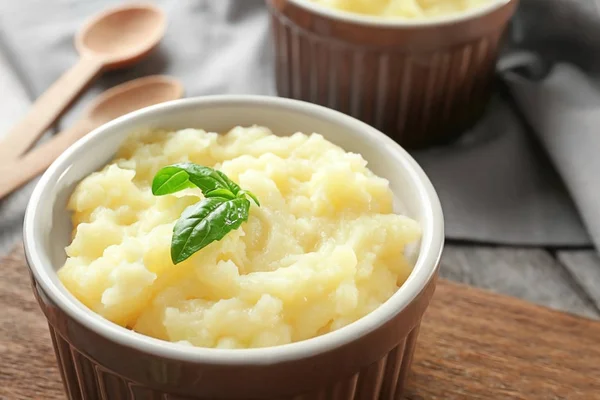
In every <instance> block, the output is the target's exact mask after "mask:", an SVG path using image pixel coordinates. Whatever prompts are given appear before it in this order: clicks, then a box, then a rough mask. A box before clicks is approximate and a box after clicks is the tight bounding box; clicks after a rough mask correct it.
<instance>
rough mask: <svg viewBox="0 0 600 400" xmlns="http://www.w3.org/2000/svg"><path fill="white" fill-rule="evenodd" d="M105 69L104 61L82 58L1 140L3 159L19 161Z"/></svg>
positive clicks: (89, 57)
mask: <svg viewBox="0 0 600 400" xmlns="http://www.w3.org/2000/svg"><path fill="white" fill-rule="evenodd" d="M102 66H103V63H102V60H101V59H99V58H94V57H91V56H82V57H81V58H80V59H79V61H78V62H77V64H75V65H74V66H73V67H71V68H70V69H69V70H68V71H67V72H65V73H64V74H63V75H62V76H61V77H60V78H59V79H58V80H57V81H56V82H54V83H53V84H52V86H50V87H49V88H48V89H47V90H46V92H44V94H42V95H41V96H40V97H39V98H38V99H37V100H36V101H35V103H34V104H33V106H32V107H31V109H30V110H29V111H28V112H27V114H26V115H25V117H24V118H23V119H21V121H19V122H18V123H17V124H16V125H15V126H14V127H13V128H12V129H11V130H10V131H9V132H8V133H7V135H6V136H5V137H4V138H3V140H2V141H0V160H3V161H6V160H8V159H16V158H17V157H19V156H21V155H22V154H23V153H25V152H26V151H27V150H28V149H29V148H30V147H31V146H32V145H33V144H34V143H35V142H36V140H37V139H39V138H40V136H42V134H43V133H44V132H45V131H46V130H47V129H48V128H50V127H51V126H52V125H53V124H54V123H55V122H56V121H57V120H58V118H59V117H60V116H61V115H62V114H63V113H64V112H65V110H66V109H67V108H68V107H69V106H70V105H71V103H73V101H75V99H76V98H77V97H78V95H79V94H80V93H81V92H82V91H83V90H84V89H85V88H86V86H87V85H88V84H89V83H90V81H91V80H92V79H93V78H94V77H95V76H96V75H97V74H99V73H100V71H101V70H102Z"/></svg>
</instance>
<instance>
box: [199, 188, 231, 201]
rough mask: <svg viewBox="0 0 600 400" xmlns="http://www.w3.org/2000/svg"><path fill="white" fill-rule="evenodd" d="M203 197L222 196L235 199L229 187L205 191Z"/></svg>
mask: <svg viewBox="0 0 600 400" xmlns="http://www.w3.org/2000/svg"><path fill="white" fill-rule="evenodd" d="M204 197H222V198H224V199H235V198H236V195H235V194H233V193H231V191H230V190H229V189H215V190H213V191H210V192H208V193H206V194H205V195H204Z"/></svg>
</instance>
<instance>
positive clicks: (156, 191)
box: [152, 166, 195, 196]
mask: <svg viewBox="0 0 600 400" xmlns="http://www.w3.org/2000/svg"><path fill="white" fill-rule="evenodd" d="M191 187H195V185H194V184H193V183H192V182H190V180H189V175H188V173H187V172H185V171H184V170H182V169H180V168H177V167H174V166H169V167H164V168H162V169H161V170H160V171H158V173H157V174H156V175H155V176H154V180H153V181H152V194H153V195H155V196H163V195H165V194H171V193H175V192H179V191H180V190H183V189H187V188H191Z"/></svg>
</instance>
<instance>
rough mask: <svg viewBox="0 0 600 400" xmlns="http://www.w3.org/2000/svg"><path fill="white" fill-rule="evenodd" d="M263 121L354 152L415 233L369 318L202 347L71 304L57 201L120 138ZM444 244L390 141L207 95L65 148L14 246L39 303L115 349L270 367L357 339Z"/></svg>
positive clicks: (353, 123) (290, 108)
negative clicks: (406, 270) (281, 339)
mask: <svg viewBox="0 0 600 400" xmlns="http://www.w3.org/2000/svg"><path fill="white" fill-rule="evenodd" d="M253 124H257V125H264V126H267V127H269V128H271V129H272V130H273V131H274V132H275V133H277V134H280V135H285V134H291V133H294V132H296V131H304V132H305V133H310V132H312V131H314V132H318V133H321V134H323V136H325V137H326V138H327V139H329V140H330V141H332V142H334V143H336V144H338V145H340V146H342V147H343V148H345V149H346V150H347V151H353V152H359V153H361V154H363V156H364V157H365V159H366V160H367V161H368V162H369V167H370V168H371V169H372V170H373V171H374V172H375V173H376V174H378V175H380V176H383V177H385V178H387V179H388V180H390V184H391V187H392V190H393V191H394V193H395V194H396V196H397V197H398V198H399V200H400V201H401V203H402V205H401V206H400V205H399V207H401V208H402V209H403V211H405V212H406V213H407V214H408V215H409V216H411V217H413V218H415V219H417V220H418V221H419V222H420V223H421V226H422V228H423V237H422V240H421V243H420V248H419V253H418V258H417V260H416V264H415V268H414V270H413V272H412V274H411V275H410V277H409V279H408V280H407V281H406V283H405V284H404V285H403V286H402V287H401V288H400V289H399V290H398V291H397V293H395V294H394V295H393V296H392V297H391V298H390V299H389V300H388V301H387V302H386V303H385V304H383V305H382V306H381V307H379V308H378V309H376V310H375V311H373V312H372V313H371V314H369V315H367V316H365V317H363V318H362V319H360V320H358V321H356V322H355V323H353V324H350V325H348V326H346V327H344V328H342V329H339V330H337V331H334V332H331V333H328V334H326V335H323V336H320V337H317V338H313V339H309V340H305V341H302V342H296V343H291V344H286V345H282V346H276V347H268V348H260V349H233V350H231V349H207V348H196V347H193V348H192V347H189V346H183V345H179V344H175V343H169V342H165V341H161V340H158V339H154V338H151V337H147V336H144V335H141V334H138V333H136V332H133V331H130V330H128V329H125V328H122V327H120V326H118V325H116V324H113V323H111V322H109V321H107V320H105V319H104V318H102V317H100V316H99V315H97V314H95V313H94V312H92V311H91V310H89V309H88V308H87V307H85V306H84V305H83V304H81V303H80V302H79V301H78V300H76V299H75V298H74V297H73V296H72V295H71V294H70V293H69V292H68V291H67V290H66V289H65V287H64V286H63V285H62V284H61V282H60V281H59V279H58V277H57V274H56V270H57V269H59V268H60V267H61V266H62V264H63V263H64V260H65V257H66V256H65V253H64V247H65V246H66V245H67V244H68V242H69V240H70V233H71V221H70V215H69V213H68V212H67V211H66V203H67V199H68V197H69V196H70V194H71V192H72V190H73V188H74V186H75V185H76V184H77V182H79V181H80V180H81V179H82V178H84V177H85V176H87V175H88V174H90V173H91V172H93V171H95V170H97V169H99V168H101V167H102V166H103V165H105V164H106V163H107V162H108V161H109V160H110V159H111V158H112V156H113V154H114V153H115V151H116V149H117V148H118V146H119V145H120V144H121V142H122V140H123V139H124V138H125V136H126V135H127V134H128V133H129V132H131V131H133V130H137V129H144V128H172V129H178V128H189V127H194V128H202V129H206V130H210V131H217V132H221V131H226V130H228V129H230V128H232V127H233V126H235V125H242V126H244V125H253ZM443 240H444V228H443V217H442V211H441V207H440V203H439V200H438V197H437V195H436V193H435V191H434V189H433V186H432V185H431V183H430V181H429V179H428V178H427V177H426V176H425V174H424V172H423V171H422V170H421V168H420V167H419V166H418V165H417V163H416V162H415V161H414V160H413V159H412V157H410V156H409V155H408V153H407V152H406V151H404V150H403V149H402V148H401V147H400V146H398V145H397V144H396V143H395V142H393V141H392V140H391V139H389V138H388V137H387V136H385V135H384V134H382V133H380V132H379V131H377V130H375V129H374V128H371V127H370V126H368V125H366V124H364V123H362V122H360V121H358V120H356V119H354V118H351V117H349V116H347V115H344V114H342V113H339V112H336V111H333V110H330V109H327V108H325V107H321V106H317V105H314V104H309V103H304V102H300V101H296V100H289V99H282V98H277V97H263V96H208V97H201V98H192V99H184V100H177V101H173V102H169V103H164V104H159V105H156V106H152V107H148V108H146V109H143V110H140V111H137V112H133V113H131V114H128V115H126V116H124V117H121V118H118V119H116V120H114V121H112V122H110V123H109V124H106V125H104V126H102V127H100V128H98V129H96V130H95V131H93V132H92V133H90V134H89V135H87V136H86V137H84V138H83V139H81V140H79V141H78V142H77V143H76V144H75V145H73V146H71V147H70V148H69V149H68V150H67V151H66V152H64V153H63V154H62V155H61V156H60V157H59V158H58V159H57V160H56V161H55V162H54V163H53V164H52V165H51V166H50V168H49V169H48V170H47V171H46V173H45V174H44V175H43V176H42V178H41V179H40V181H39V183H38V184H37V186H36V188H35V190H34V192H33V194H32V196H31V199H30V201H29V205H28V207H27V212H26V215H25V225H24V242H25V252H26V255H27V259H28V261H29V264H30V268H31V270H32V272H33V275H34V276H35V279H36V280H37V281H38V283H39V285H40V286H41V287H42V288H43V290H44V291H45V292H46V293H47V295H48V297H49V298H50V299H51V300H52V302H54V303H55V304H56V305H57V306H58V307H59V308H61V309H62V310H63V311H65V312H66V313H67V314H68V315H69V316H70V317H72V318H74V319H75V320H77V321H78V322H79V323H81V324H83V325H84V326H86V327H87V328H89V329H91V330H93V331H95V332H97V333H98V334H100V335H102V336H104V337H107V338H109V339H110V340H112V341H115V342H118V343H120V344H122V345H125V346H129V347H132V348H135V349H138V350H140V351H144V352H147V353H153V354H157V355H160V356H163V357H169V358H173V359H179V360H185V361H191V362H194V361H202V362H203V363H214V364H246V365H248V364H250V365H256V364H270V363H276V362H281V361H289V360H293V359H298V358H304V357H306V356H309V355H311V354H316V353H320V352H324V351H327V350H330V349H332V348H335V347H338V346H341V345H343V344H345V343H348V342H350V341H353V340H355V339H356V338H358V337H360V336H363V335H365V334H366V333H367V332H370V331H372V330H374V329H377V328H378V327H379V326H381V325H383V324H384V323H385V322H386V321H388V320H389V319H391V318H392V317H393V316H394V315H396V314H398V313H399V312H400V311H401V310H402V309H403V308H405V307H406V306H407V305H408V304H409V303H410V302H411V301H412V300H413V299H414V298H415V296H417V295H418V294H419V292H420V291H421V290H422V289H423V287H424V286H425V285H426V283H427V282H428V281H429V280H430V279H431V278H432V275H433V274H434V273H435V271H436V267H437V264H438V261H439V257H440V254H441V250H442V246H443Z"/></svg>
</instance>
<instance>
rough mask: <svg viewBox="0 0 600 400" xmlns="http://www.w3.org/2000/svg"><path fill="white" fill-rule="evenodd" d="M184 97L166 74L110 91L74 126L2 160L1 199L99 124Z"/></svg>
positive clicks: (135, 81)
mask: <svg viewBox="0 0 600 400" xmlns="http://www.w3.org/2000/svg"><path fill="white" fill-rule="evenodd" d="M182 96H183V86H182V85H181V83H179V82H178V81H176V80H174V79H172V78H169V77H166V76H148V77H145V78H139V79H136V80H133V81H130V82H126V83H123V84H121V85H119V86H115V87H114V88H112V89H109V90H107V91H106V92H104V93H102V94H101V95H100V96H99V97H98V98H97V99H96V101H95V102H94V103H93V104H92V105H91V106H90V107H89V108H88V109H87V112H85V113H84V116H83V118H81V119H80V120H79V121H77V122H76V123H75V124H74V125H73V126H72V127H70V128H69V129H67V130H65V131H62V132H60V133H58V134H56V135H55V136H54V137H53V138H51V139H50V140H48V141H47V142H44V143H42V144H41V145H40V146H38V147H36V148H35V149H33V150H31V151H30V152H29V153H27V154H25V155H24V156H22V157H20V158H17V159H9V160H5V161H4V162H3V163H2V165H1V166H0V176H1V177H2V179H1V180H0V199H1V198H3V197H4V196H6V195H7V194H9V193H11V192H12V191H14V190H15V189H17V188H19V187H21V186H22V185H24V184H25V183H27V182H29V181H30V180H31V179H32V178H34V177H35V176H37V175H38V174H40V173H42V172H43V171H44V170H45V169H46V168H48V166H49V165H50V164H51V163H52V162H53V161H54V160H55V159H56V158H57V157H58V156H59V155H60V154H61V153H62V152H63V151H65V150H66V149H67V148H68V147H69V146H70V145H72V144H73V143H75V142H76V141H77V140H78V139H79V138H81V137H83V136H84V135H86V134H87V133H88V132H90V131H91V130H93V129H95V128H97V127H98V126H100V125H102V124H105V123H107V122H109V121H112V120H113V119H115V118H117V117H120V116H122V115H125V114H127V113H129V112H132V111H135V110H138V109H140V108H144V107H147V106H151V105H153V104H158V103H162V102H165V101H169V100H176V99H179V98H181V97H182Z"/></svg>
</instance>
